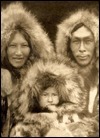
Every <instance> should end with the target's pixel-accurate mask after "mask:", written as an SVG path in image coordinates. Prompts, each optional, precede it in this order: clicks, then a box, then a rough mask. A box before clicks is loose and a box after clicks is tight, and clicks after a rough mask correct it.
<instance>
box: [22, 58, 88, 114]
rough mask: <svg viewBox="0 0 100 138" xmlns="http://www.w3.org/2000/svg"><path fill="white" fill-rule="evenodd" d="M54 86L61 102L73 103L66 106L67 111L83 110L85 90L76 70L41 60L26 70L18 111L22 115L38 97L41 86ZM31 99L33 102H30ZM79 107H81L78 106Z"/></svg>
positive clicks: (31, 106)
mask: <svg viewBox="0 0 100 138" xmlns="http://www.w3.org/2000/svg"><path fill="white" fill-rule="evenodd" d="M49 85H50V86H54V87H55V88H56V89H57V92H58V93H59V95H60V99H61V103H64V102H66V101H68V102H73V103H75V106H74V104H72V106H70V104H68V107H66V108H67V109H66V110H68V111H71V110H72V111H74V112H82V111H84V110H85V107H86V102H84V101H87V100H86V98H87V90H86V88H85V85H84V80H83V78H82V77H81V76H80V75H79V74H77V70H76V71H75V69H74V68H70V66H67V67H66V65H64V64H63V63H59V62H57V61H47V62H45V61H42V60H40V61H39V62H37V63H35V64H34V65H33V66H32V67H31V68H30V69H29V70H28V72H27V74H26V76H25V79H24V80H23V82H22V85H21V89H20V94H21V93H22V94H21V96H20V97H19V103H20V104H21V106H20V107H19V113H21V114H22V115H24V114H25V113H27V112H28V111H29V110H31V111H32V108H33V109H34V108H35V105H36V102H34V100H33V98H34V97H38V95H39V94H40V92H41V89H43V87H45V88H46V87H48V86H49ZM42 86H43V87H42ZM24 101H25V102H24ZM32 101H33V102H32ZM80 107H81V108H80Z"/></svg>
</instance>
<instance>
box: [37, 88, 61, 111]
mask: <svg viewBox="0 0 100 138" xmlns="http://www.w3.org/2000/svg"><path fill="white" fill-rule="evenodd" d="M58 103H59V96H58V93H57V91H56V90H55V88H52V87H51V88H48V89H46V90H45V91H44V92H42V93H41V95H40V98H39V104H40V106H41V107H42V108H48V106H52V105H57V104H58Z"/></svg>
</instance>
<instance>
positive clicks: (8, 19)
mask: <svg viewBox="0 0 100 138" xmlns="http://www.w3.org/2000/svg"><path fill="white" fill-rule="evenodd" d="M19 28H21V29H22V30H23V31H25V32H26V33H27V34H28V36H29V37H30V41H31V47H30V48H31V52H30V55H29V58H28V60H27V62H26V63H25V65H24V66H23V67H22V69H20V71H19V69H14V67H12V66H11V65H10V63H9V61H8V58H7V53H6V49H7V47H8V45H9V42H10V39H11V37H12V35H13V34H14V31H16V30H18V29H19ZM53 56H55V54H54V49H53V44H52V42H51V41H50V39H49V37H48V34H47V33H46V32H45V30H44V28H43V27H42V25H41V24H40V23H39V21H38V20H37V18H36V17H35V15H34V14H33V13H31V12H30V11H28V9H26V8H25V7H24V5H23V4H22V3H21V2H13V3H11V4H10V5H8V6H7V7H6V8H5V9H2V11H1V64H2V67H3V68H6V69H8V70H9V71H10V72H11V74H12V77H13V78H14V79H15V78H20V76H24V74H25V73H26V71H27V68H29V67H30V65H31V64H32V63H34V62H36V61H37V60H38V59H41V58H43V59H49V58H52V57H53ZM14 79H13V82H14Z"/></svg>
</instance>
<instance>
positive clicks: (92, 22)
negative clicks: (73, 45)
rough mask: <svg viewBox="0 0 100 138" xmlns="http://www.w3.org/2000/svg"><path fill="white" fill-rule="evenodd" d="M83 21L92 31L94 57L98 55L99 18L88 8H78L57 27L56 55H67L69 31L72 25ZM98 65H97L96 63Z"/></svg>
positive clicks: (72, 27)
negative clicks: (94, 49) (94, 48)
mask: <svg viewBox="0 0 100 138" xmlns="http://www.w3.org/2000/svg"><path fill="white" fill-rule="evenodd" d="M79 23H83V24H84V25H85V26H87V27H88V28H89V29H90V30H91V31H92V33H93V34H94V38H95V46H96V57H97V59H98V57H99V53H98V52H99V43H98V41H99V18H98V16H97V15H96V14H95V13H93V12H92V11H89V10H84V9H80V10H78V11H76V12H75V13H73V14H72V15H71V16H69V17H68V18H66V19H65V20H63V21H62V22H61V23H60V24H59V25H58V26H57V27H58V32H57V36H56V42H55V43H56V52H57V54H58V55H61V56H63V57H65V58H66V57H67V56H68V47H69V44H68V40H69V38H70V37H71V31H72V30H73V29H74V27H75V26H76V25H77V24H79ZM97 66H98V65H97Z"/></svg>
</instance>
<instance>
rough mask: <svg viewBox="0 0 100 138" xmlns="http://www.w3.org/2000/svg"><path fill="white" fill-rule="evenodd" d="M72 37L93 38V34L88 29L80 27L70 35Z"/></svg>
mask: <svg viewBox="0 0 100 138" xmlns="http://www.w3.org/2000/svg"><path fill="white" fill-rule="evenodd" d="M72 37H75V38H86V37H93V34H92V32H91V31H90V30H89V29H88V28H86V27H85V26H82V27H80V28H79V29H77V30H76V31H75V32H73V33H72Z"/></svg>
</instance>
